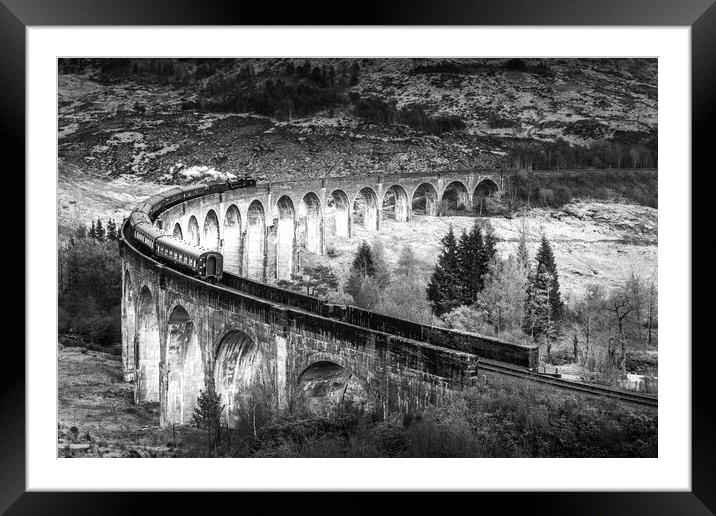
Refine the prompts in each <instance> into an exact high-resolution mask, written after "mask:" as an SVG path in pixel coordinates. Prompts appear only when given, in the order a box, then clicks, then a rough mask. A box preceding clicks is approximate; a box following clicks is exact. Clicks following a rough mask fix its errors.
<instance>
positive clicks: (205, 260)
mask: <svg viewBox="0 0 716 516" xmlns="http://www.w3.org/2000/svg"><path fill="white" fill-rule="evenodd" d="M255 185H256V180H254V179H250V178H249V179H246V178H242V179H235V180H228V181H216V182H212V183H209V184H198V185H191V186H175V187H174V188H171V189H169V190H167V191H165V192H162V193H159V194H155V195H153V196H151V197H150V198H149V199H146V200H144V201H142V202H140V203H139V204H137V206H136V208H135V209H134V210H133V211H132V213H130V215H129V227H130V230H131V231H130V233H131V235H132V238H133V239H134V241H135V242H136V243H137V244H138V245H140V246H142V247H145V248H146V249H148V250H150V251H151V252H152V254H153V255H154V256H155V258H157V259H159V260H161V261H163V262H165V263H169V264H171V265H172V266H176V267H177V268H179V269H181V270H184V271H185V272H187V273H190V274H192V275H194V276H196V277H198V278H200V279H202V280H205V281H210V282H215V281H219V280H221V278H222V276H223V266H224V263H223V261H224V260H223V256H222V255H221V253H219V252H217V251H212V250H210V249H206V248H203V247H200V246H194V245H192V244H189V243H188V242H185V241H183V240H181V239H178V238H175V237H173V236H171V235H166V234H164V232H163V230H162V228H161V227H157V226H155V225H154V220H155V219H156V218H157V215H159V214H160V213H161V212H162V211H163V210H165V209H166V208H168V207H169V206H173V205H174V204H177V203H179V202H182V201H185V200H188V199H193V198H195V197H199V196H202V195H206V194H208V193H216V192H222V191H225V190H233V189H236V188H246V187H250V186H255Z"/></svg>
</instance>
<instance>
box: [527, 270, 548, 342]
mask: <svg viewBox="0 0 716 516" xmlns="http://www.w3.org/2000/svg"><path fill="white" fill-rule="evenodd" d="M551 283H552V275H551V274H550V273H549V272H548V271H547V269H546V268H545V267H544V266H540V267H539V268H538V269H537V271H535V272H534V273H533V274H532V275H531V276H530V278H529V280H528V284H527V292H526V296H525V317H524V321H523V331H524V332H525V333H527V334H528V335H530V336H531V337H532V338H533V339H536V338H538V337H540V336H543V337H545V338H546V339H551V338H552V337H553V336H554V319H553V318H552V307H551V304H550V298H549V293H550V288H551Z"/></svg>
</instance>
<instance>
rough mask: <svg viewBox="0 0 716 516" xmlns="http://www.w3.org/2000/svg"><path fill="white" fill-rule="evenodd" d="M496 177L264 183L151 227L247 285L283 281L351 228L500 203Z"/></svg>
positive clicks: (177, 210) (197, 202)
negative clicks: (211, 255) (215, 257)
mask: <svg viewBox="0 0 716 516" xmlns="http://www.w3.org/2000/svg"><path fill="white" fill-rule="evenodd" d="M502 184H503V177H502V174H501V173H500V172H499V171H488V170H483V171H480V170H470V171H449V172H443V173H434V174H391V175H372V176H362V177H336V178H324V179H319V180H315V181H311V180H308V181H302V182H284V183H271V184H267V185H262V186H258V187H255V188H250V189H237V190H229V191H227V192H223V193H219V194H213V195H207V196H205V197H200V198H196V199H194V200H192V201H189V202H186V203H182V204H180V205H177V206H174V207H173V208H170V209H168V210H166V211H165V212H164V213H162V214H161V215H160V216H159V217H158V218H157V221H156V223H157V225H158V226H159V227H160V228H161V229H162V230H163V231H165V232H166V233H170V234H173V235H174V236H177V237H179V238H183V239H184V240H187V241H189V242H191V243H194V244H199V245H201V246H203V247H206V248H208V249H214V250H218V251H220V252H221V253H222V254H223V255H224V269H225V270H227V271H229V272H232V273H235V274H239V275H242V276H246V277H248V278H252V279H256V280H260V281H267V280H272V279H286V278H289V277H290V276H291V273H293V272H296V271H297V269H298V268H299V267H300V255H301V254H302V253H304V252H309V253H314V254H323V253H324V252H325V236H326V234H327V233H328V234H333V235H336V236H340V237H351V236H352V234H353V227H354V225H356V224H358V225H360V226H363V227H364V228H366V229H367V230H369V231H376V232H378V231H380V228H381V223H382V221H383V217H384V216H388V217H392V218H394V219H395V220H397V221H401V222H409V221H410V220H411V218H412V216H413V213H414V212H417V213H421V214H425V215H432V216H435V215H438V214H440V213H442V212H444V211H445V210H454V211H460V210H467V211H472V209H473V206H474V205H475V206H479V204H480V203H482V202H484V200H485V199H486V198H489V197H492V196H496V195H499V194H500V193H501V191H502Z"/></svg>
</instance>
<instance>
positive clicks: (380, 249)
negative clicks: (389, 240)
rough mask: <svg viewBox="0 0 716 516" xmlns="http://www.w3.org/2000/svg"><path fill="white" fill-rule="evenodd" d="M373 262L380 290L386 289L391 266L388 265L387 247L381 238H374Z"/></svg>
mask: <svg viewBox="0 0 716 516" xmlns="http://www.w3.org/2000/svg"><path fill="white" fill-rule="evenodd" d="M371 249H372V251H373V263H374V264H375V275H374V276H373V279H374V280H375V283H376V285H377V286H378V288H379V289H380V290H385V287H387V286H388V284H389V283H390V267H389V265H388V258H387V257H386V256H385V247H384V246H383V241H382V240H381V239H380V238H376V239H375V240H373V246H372V248H371Z"/></svg>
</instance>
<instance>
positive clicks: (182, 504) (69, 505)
mask: <svg viewBox="0 0 716 516" xmlns="http://www.w3.org/2000/svg"><path fill="white" fill-rule="evenodd" d="M713 1H714V0H651V1H650V0H639V1H634V0H631V1H629V0H601V1H594V0H592V1H589V0H547V1H544V0H542V1H536V0H533V1H525V0H501V1H499V2H498V1H495V2H491V3H489V4H486V3H484V2H479V1H469V0H448V1H441V2H433V3H427V2H418V3H415V4H410V5H409V4H408V3H407V2H398V1H394V2H390V3H388V2H380V1H379V0H375V1H373V0H371V1H368V2H361V3H356V4H355V5H353V4H351V5H350V6H347V7H349V9H348V14H349V16H350V21H351V22H353V24H356V25H448V26H449V25H513V26H514V25H577V26H580V25H591V26H594V25H606V26H632V25H633V26H649V25H660V26H690V27H691V31H692V32H691V34H692V41H691V51H692V53H691V60H692V62H691V72H692V163H693V165H692V169H693V170H700V169H702V168H703V173H704V174H707V173H708V171H710V169H711V168H712V161H713V160H710V161H707V159H708V158H709V157H710V155H709V154H710V152H709V151H710V148H711V147H712V146H713V143H712V142H711V140H710V134H709V133H710V132H709V129H710V126H711V125H712V124H713V120H714V119H715V116H714V115H716V109H715V108H716V101H715V100H714V98H716V95H715V94H714V93H713V92H715V91H716V5H713ZM329 13H334V16H335V14H337V13H338V11H337V9H336V4H335V3H330V4H329V3H326V5H325V6H321V5H317V4H310V5H309V4H298V3H296V4H293V5H287V6H284V7H282V8H281V9H277V8H276V6H274V5H266V4H264V3H252V4H251V5H246V4H245V3H242V2H239V1H228V0H203V1H201V2H199V1H196V0H175V1H163V2H160V1H156V2H152V3H150V2H149V1H148V0H124V1H119V0H105V1H99V0H95V1H91V0H55V1H52V0H0V35H2V40H3V43H2V44H1V45H0V74H1V75H2V82H1V83H0V84H1V85H2V86H0V106H1V107H0V120H1V125H0V137H1V141H2V142H3V143H5V144H6V149H7V152H8V153H9V154H10V155H13V157H15V158H17V161H16V162H17V167H22V170H24V164H25V141H24V135H25V100H26V99H25V30H26V28H27V27H31V26H48V25H53V26H54V25H57V26H63V25H75V26H82V25H253V24H258V25H284V24H296V23H301V24H309V25H320V24H330V25H343V24H344V23H345V21H346V19H347V18H345V17H339V16H335V17H334V19H332V20H326V19H325V15H327V14H329ZM18 170H19V168H18ZM692 178H693V175H692ZM692 178H689V180H690V181H692ZM16 179H18V178H16ZM19 183H20V184H18V185H17V189H16V190H15V191H18V190H19V189H22V191H23V192H25V193H27V191H26V190H25V186H24V181H22V182H19ZM692 192H694V193H697V192H699V190H694V189H693V187H692ZM698 195H706V193H705V192H703V191H702V192H700V193H698ZM704 205H706V206H708V203H707V202H703V203H699V202H697V201H696V199H694V200H693V201H692V219H693V220H696V219H697V218H698V217H697V216H696V212H695V211H694V210H693V208H698V206H704ZM704 209H705V208H704ZM704 216H706V215H704ZM692 234H694V233H693V232H692ZM24 238H25V239H27V238H31V235H28V234H27V233H25V235H24ZM19 256H23V257H24V251H21V250H20V249H17V253H16V254H15V257H14V258H15V259H16V260H17V261H18V263H19V260H20V258H19ZM700 256H701V257H702V259H703V256H704V255H698V254H696V253H693V250H692V257H693V258H692V271H693V267H694V266H696V265H697V262H698V258H699V257H700ZM30 272H31V271H28V270H27V269H25V275H26V276H27V275H28V274H29V273H30ZM692 298H693V294H692ZM693 301H695V299H692V306H693ZM23 306H24V303H23ZM27 309H29V310H31V309H32V307H27ZM694 322H696V321H694ZM694 329H695V328H694ZM670 344H675V345H679V346H683V347H686V346H688V345H691V350H692V443H691V444H692V455H691V465H692V490H691V491H690V492H656V491H655V492H588V493H578V492H570V493H556V492H530V493H514V492H506V493H471V494H469V495H457V494H455V495H451V496H460V499H459V500H452V501H451V502H450V507H454V508H455V509H457V510H465V509H459V507H461V506H462V507H464V505H463V504H468V507H469V506H470V505H472V506H474V507H478V506H482V507H489V506H490V505H491V504H490V502H495V503H497V504H500V505H501V506H507V505H508V504H509V506H510V508H515V507H517V506H520V505H521V506H522V507H523V508H524V510H529V511H530V513H538V514H547V513H549V514H585V515H586V514H600V515H606V514H610V515H616V514H716V415H715V414H716V411H715V410H714V408H715V404H714V401H713V396H712V394H711V391H712V389H711V388H710V387H711V385H710V382H709V379H710V374H709V373H710V372H711V371H710V369H711V365H710V364H712V363H713V357H714V352H713V351H712V349H713V345H712V344H711V343H710V342H709V341H708V340H703V341H699V340H697V339H693V338H692V343H670ZM3 361H4V363H5V364H12V367H8V366H7V365H6V367H4V368H3V374H2V375H0V413H1V414H2V416H3V417H2V423H3V424H2V425H0V512H2V511H7V512H6V513H7V514H35V513H38V514H44V513H47V512H50V513H53V514H112V513H120V512H122V513H126V512H129V511H131V512H137V511H138V510H140V508H141V507H145V508H149V507H150V506H149V505H148V503H147V501H145V500H144V498H145V497H147V496H149V495H146V494H144V495H140V494H135V495H132V494H128V493H122V492H112V493H57V492H55V493H50V492H26V487H25V473H26V471H25V455H26V452H25V430H26V427H25V380H26V378H25V354H24V350H23V349H22V348H21V347H20V346H17V345H15V346H14V347H12V348H11V347H10V346H7V347H6V349H4V350H3ZM152 496H158V497H161V501H160V503H161V504H162V506H163V509H162V512H169V511H170V510H172V509H174V508H183V509H186V508H187V507H189V505H188V504H187V497H186V496H185V495H184V494H179V493H173V494H163V495H161V494H157V495H152ZM231 496H232V497H233V496H241V497H242V502H241V503H242V505H244V504H247V505H246V507H249V506H251V505H253V504H254V503H259V504H264V503H266V502H265V500H266V499H267V498H268V497H271V500H272V501H271V506H264V507H265V510H264V511H258V510H257V511H250V512H252V513H253V512H267V513H271V514H276V513H280V512H281V511H280V510H278V508H277V506H276V505H275V504H276V503H277V501H281V500H282V498H287V497H288V496H290V497H291V499H290V500H289V502H290V505H291V506H290V508H288V509H287V510H290V511H291V512H292V513H293V512H296V511H297V510H300V508H301V506H303V507H304V508H305V509H308V510H312V509H313V510H315V505H314V503H315V502H312V503H310V504H303V503H302V502H301V501H300V500H301V499H303V498H305V497H306V494H305V493H303V494H299V493H292V494H289V495H282V496H278V497H277V494H276V493H271V494H269V495H268V496H264V497H262V498H261V500H254V499H253V498H255V497H256V495H248V494H246V493H240V494H237V495H231ZM467 496H469V497H470V500H465V498H466V497H467ZM475 497H476V498H477V499H478V500H473V498H475ZM404 498H406V499H404V501H401V504H405V505H403V506H402V510H401V512H406V511H407V510H409V507H410V506H416V507H422V508H425V507H427V506H426V502H425V499H424V496H423V494H419V493H413V494H411V495H410V496H409V497H404ZM324 500H325V499H324ZM209 503H211V504H214V503H215V502H214V501H213V500H212V501H211V502H209ZM229 503H230V504H231V503H233V502H229ZM323 503H330V504H334V503H335V502H334V501H331V502H328V501H325V502H323ZM341 503H342V504H345V511H342V512H358V511H360V512H365V511H366V510H372V508H371V507H373V504H370V505H369V506H366V505H364V504H361V503H346V502H341ZM488 504H489V505H488ZM515 504H516V505H515ZM205 507H206V506H205ZM443 507H444V506H443ZM207 508H208V507H207ZM217 509H218V507H217Z"/></svg>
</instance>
